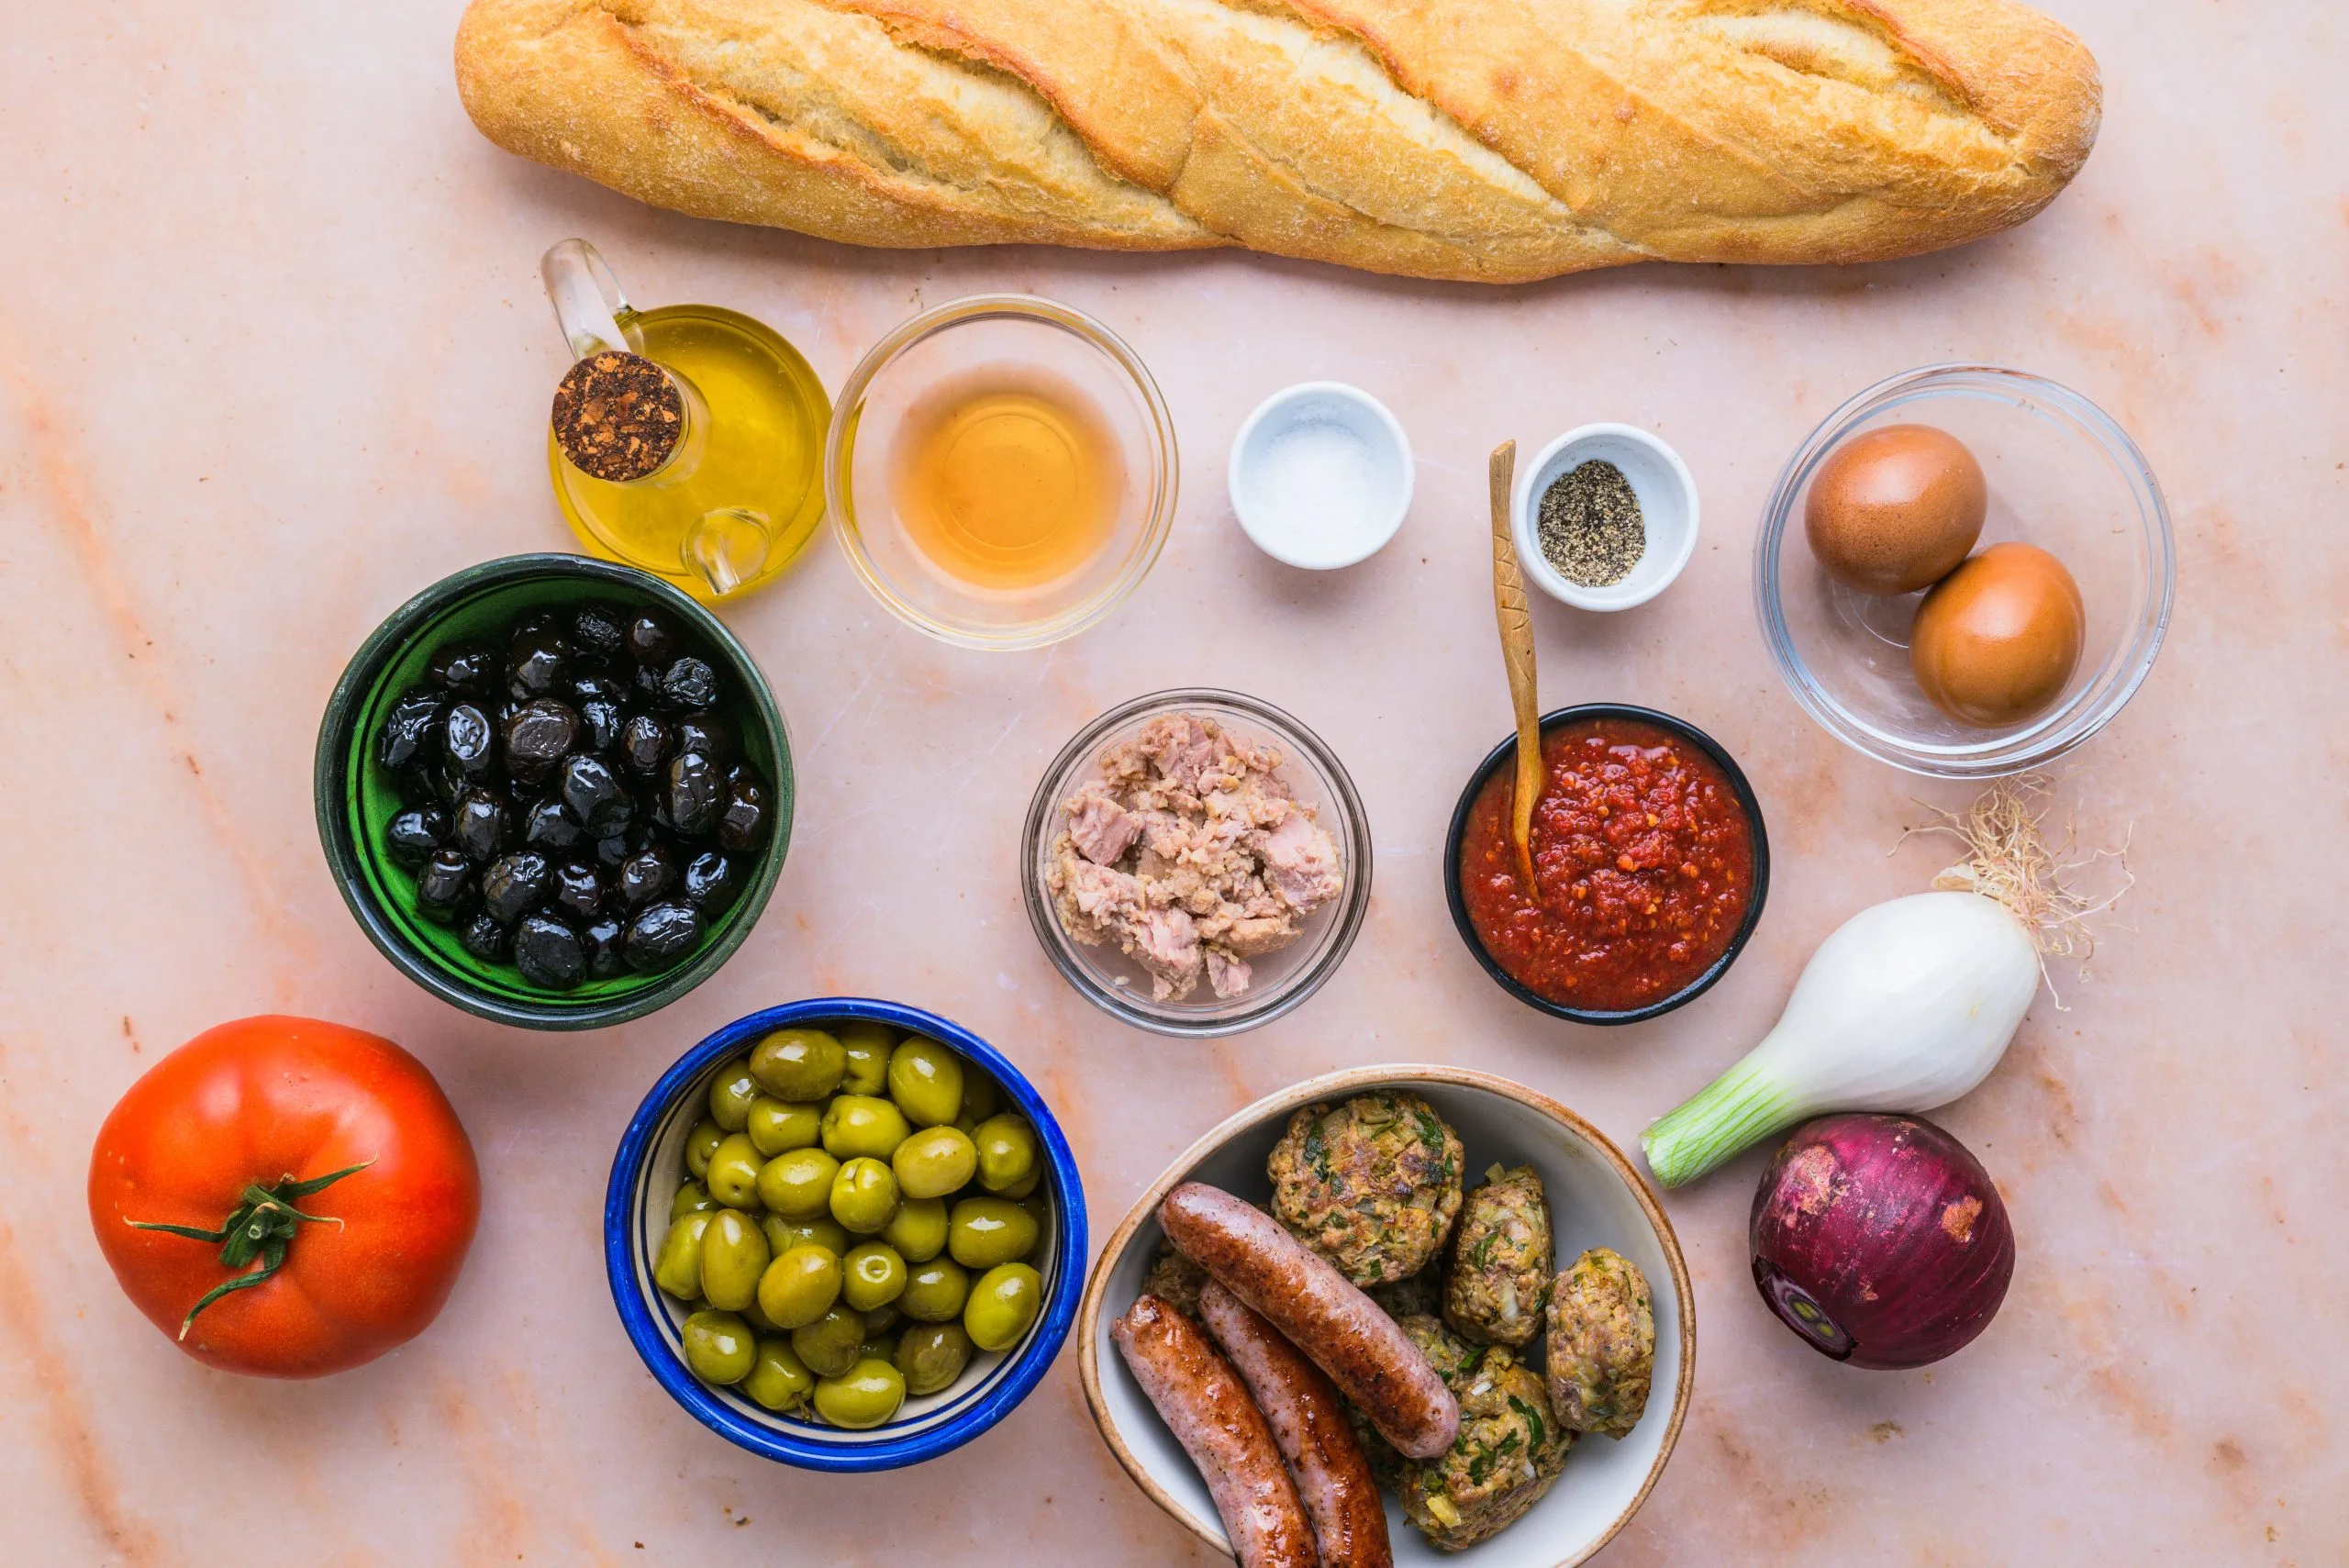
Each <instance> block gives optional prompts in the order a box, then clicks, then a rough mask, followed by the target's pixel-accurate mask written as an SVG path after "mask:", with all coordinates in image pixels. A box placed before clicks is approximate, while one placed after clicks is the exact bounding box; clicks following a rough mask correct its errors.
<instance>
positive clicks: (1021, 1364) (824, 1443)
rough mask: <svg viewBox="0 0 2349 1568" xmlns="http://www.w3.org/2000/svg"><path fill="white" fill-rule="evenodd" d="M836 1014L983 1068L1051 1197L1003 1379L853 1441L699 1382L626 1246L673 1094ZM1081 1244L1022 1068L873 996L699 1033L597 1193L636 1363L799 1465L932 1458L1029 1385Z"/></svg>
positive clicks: (686, 1399)
mask: <svg viewBox="0 0 2349 1568" xmlns="http://www.w3.org/2000/svg"><path fill="white" fill-rule="evenodd" d="M843 1018H853V1019H861V1020H869V1021H872V1022H874V1023H883V1024H887V1025H888V1026H889V1027H891V1028H892V1029H902V1030H904V1031H906V1032H907V1033H909V1034H920V1035H927V1036H929V1037H930V1039H932V1040H937V1041H939V1042H940V1043H941V1044H943V1045H947V1046H951V1047H952V1048H953V1050H954V1051H956V1053H957V1054H959V1055H962V1056H965V1057H967V1058H969V1059H970V1060H972V1061H974V1062H978V1063H979V1064H980V1065H981V1066H983V1067H985V1069H986V1070H987V1071H988V1073H991V1074H993V1075H994V1078H995V1080H996V1084H999V1085H1000V1086H1001V1087H1002V1089H1003V1091H1004V1095H1005V1096H1006V1098H1008V1100H1010V1101H1011V1103H1012V1104H1013V1106H1016V1107H1017V1108H1018V1109H1019V1112H1020V1114H1022V1115H1023V1116H1025V1117H1027V1118H1028V1120H1029V1124H1030V1126H1032V1127H1033V1128H1034V1129H1036V1137H1037V1141H1038V1142H1039V1143H1040V1144H1041V1146H1042V1148H1043V1151H1044V1167H1045V1170H1046V1172H1047V1173H1048V1177H1049V1180H1050V1183H1051V1185H1052V1202H1053V1205H1054V1214H1053V1221H1054V1241H1053V1246H1052V1267H1053V1271H1054V1272H1053V1276H1052V1286H1051V1289H1050V1292H1049V1294H1048V1295H1047V1296H1046V1297H1045V1301H1044V1306H1043V1310H1042V1311H1041V1313H1039V1314H1038V1316H1037V1319H1036V1324H1035V1327H1033V1328H1032V1329H1030V1330H1029V1331H1028V1338H1027V1340H1026V1342H1025V1343H1024V1344H1023V1345H1022V1346H1021V1347H1020V1348H1019V1353H1018V1355H1017V1356H1016V1357H1015V1358H1014V1359H1013V1360H1012V1362H1011V1363H1010V1367H1009V1370H1008V1371H1007V1372H1006V1373H1004V1374H1003V1376H1002V1378H1001V1380H1000V1381H999V1382H998V1383H997V1384H996V1385H995V1386H994V1387H993V1388H991V1389H989V1390H988V1391H987V1392H986V1394H985V1396H982V1397H981V1398H980V1399H978V1400H977V1401H976V1402H975V1403H974V1404H973V1405H971V1406H970V1407H968V1408H967V1409H964V1410H963V1411H961V1412H959V1413H957V1414H956V1415H955V1416H953V1417H952V1418H950V1419H948V1420H946V1421H944V1422H941V1424H939V1425H937V1426H933V1427H928V1428H924V1429H921V1430H919V1431H917V1432H912V1433H908V1434H907V1436H905V1437H902V1438H898V1439H895V1440H885V1441H878V1442H859V1443H855V1444H840V1443H835V1442H832V1441H830V1440H827V1439H824V1438H821V1437H814V1436H803V1435H800V1434H799V1433H797V1432H785V1431H778V1430H776V1429H774V1428H772V1427H769V1426H766V1425H763V1424H762V1423H760V1422H758V1421H755V1420H752V1419H751V1418H748V1417H746V1416H744V1415H742V1414H741V1413H740V1411H737V1410H735V1409H733V1408H731V1407H729V1406H728V1405H726V1404H725V1403H724V1402H723V1401H721V1400H720V1399H718V1397H717V1396H715V1395H714V1394H712V1393H711V1392H710V1391H709V1390H708V1389H707V1388H706V1387H705V1386H703V1385H702V1383H701V1381H700V1380H699V1379H697V1378H696V1377H695V1376H694V1374H693V1373H692V1372H691V1371H690V1370H689V1369H688V1368H687V1367H686V1366H685V1362H683V1361H682V1360H680V1359H679V1358H678V1357H677V1356H676V1354H675V1353H674V1351H672V1350H671V1349H670V1347H669V1343H668V1341H667V1340H665V1339H664V1338H662V1334H661V1331H660V1329H658V1328H657V1327H656V1326H655V1324H654V1321H653V1316H652V1315H653V1313H654V1312H655V1311H657V1310H660V1307H658V1304H657V1303H652V1302H648V1301H647V1300H646V1299H645V1296H644V1294H643V1292H642V1291H641V1290H640V1289H639V1288H638V1285H639V1282H638V1280H637V1277H636V1268H635V1257H634V1251H633V1248H634V1244H635V1240H636V1236H637V1231H638V1228H639V1226H640V1223H641V1219H640V1209H639V1207H638V1204H637V1201H636V1189H637V1182H638V1177H639V1176H640V1173H642V1170H643V1167H644V1165H645V1162H647V1161H648V1160H650V1159H651V1155H652V1143H653V1136H654V1134H655V1133H656V1132H657V1131H658V1130H659V1129H660V1127H661V1124H662V1121H663V1120H664V1119H665V1118H667V1117H668V1115H669V1112H670V1110H671V1108H672V1107H673V1106H674V1105H675V1104H676V1102H677V1101H678V1099H679V1098H680V1097H681V1096H683V1095H686V1094H689V1093H691V1092H693V1091H694V1090H696V1089H697V1088H699V1087H700V1085H701V1082H702V1080H703V1079H704V1078H706V1077H707V1075H708V1074H709V1073H710V1071H711V1069H713V1068H715V1067H717V1066H718V1065H719V1064H720V1063H721V1062H723V1060H724V1059H725V1058H726V1057H727V1056H728V1055H729V1053H733V1052H737V1051H740V1050H742V1049H743V1047H744V1045H745V1044H746V1043H747V1042H748V1041H750V1040H753V1039H755V1038H756V1037H758V1036H761V1035H763V1034H766V1033H768V1032H770V1031H771V1030H774V1029H789V1028H791V1027H792V1026H794V1025H797V1024H815V1023H821V1022H824V1021H827V1020H830V1021H838V1020H840V1019H843ZM1086 1243H1087V1237H1086V1231H1085V1184H1084V1181H1083V1178H1082V1176H1081V1175H1080V1173H1079V1172H1078V1170H1077V1165H1076V1156H1075V1154H1074V1152H1072V1151H1070V1149H1069V1146H1068V1140H1067V1138H1066V1137H1065V1135H1063V1132H1062V1131H1061V1126H1060V1122H1059V1121H1058V1120H1057V1119H1056V1118H1054V1117H1053V1115H1052V1107H1051V1106H1047V1105H1046V1104H1045V1103H1044V1098H1043V1096H1042V1095H1040V1094H1038V1093H1037V1092H1036V1088H1035V1086H1034V1085H1033V1084H1030V1083H1029V1081H1028V1079H1027V1076H1026V1074H1024V1073H1021V1072H1020V1071H1019V1068H1017V1067H1015V1066H1014V1065H1012V1063H1011V1061H1010V1059H1009V1058H1008V1057H1006V1056H1005V1055H1004V1054H1003V1053H1002V1052H1001V1051H997V1050H996V1048H995V1047H994V1046H992V1045H990V1044H988V1043H987V1041H986V1040H983V1039H981V1038H980V1037H979V1036H978V1035H976V1034H974V1033H972V1032H971V1031H970V1030H969V1029H964V1028H963V1026H962V1025H960V1024H957V1023H953V1022H951V1021H950V1020H948V1019H946V1018H941V1017H939V1016H938V1015H937V1014H935V1013H931V1012H928V1011H925V1010H924V1009H922V1008H919V1007H914V1006H907V1005H906V1004H904V1003H901V1002H885V1001H882V1000H879V999H878V998H875V997H870V996H812V997H807V998H805V999H803V1000H800V1001H796V1002H785V1003H781V1004H779V1005H777V1006H772V1007H764V1008H762V1009H760V1010H759V1011H757V1012H755V1013H748V1014H745V1015H744V1016H742V1017H741V1018H737V1019H735V1020H734V1021H733V1022H732V1023H729V1024H725V1025H722V1026H720V1027H719V1028H718V1029H715V1030H713V1031H712V1032H711V1033H709V1034H707V1035H706V1036H704V1037H703V1038H702V1040H700V1041H699V1042H698V1043H696V1044H695V1045H694V1046H693V1047H692V1048H691V1049H689V1050H688V1051H686V1052H685V1054H684V1055H683V1056H680V1057H678V1058H677V1060H676V1061H675V1062H674V1063H672V1064H671V1065H670V1067H669V1068H668V1070H667V1071H666V1072H664V1073H662V1074H661V1076H660V1078H659V1079H657V1080H656V1081H655V1082H654V1083H653V1085H652V1087H651V1089H649V1090H647V1091H646V1093H645V1095H644V1098H643V1100H642V1101H641V1102H640V1104H639V1105H638V1106H637V1109H636V1114H635V1115H634V1116H632V1117H630V1118H629V1124H628V1129H627V1131H625V1132H624V1133H622V1134H621V1135H620V1140H619V1145H618V1148H617V1149H616V1150H615V1151H613V1155H612V1173H611V1179H610V1181H609V1183H608V1184H607V1186H606V1188H605V1192H604V1272H605V1275H606V1278H607V1281H608V1283H609V1284H610V1286H611V1292H612V1305H613V1307H614V1308H615V1309H616V1310H617V1311H618V1314H619V1319H620V1326H621V1327H622V1328H623V1329H625V1330H626V1331H627V1333H628V1338H629V1343H630V1344H631V1345H633V1346H634V1347H635V1349H636V1353H637V1355H638V1357H639V1358H640V1360H641V1361H642V1362H644V1366H645V1370H646V1371H648V1372H650V1373H651V1374H652V1376H653V1379H654V1381H656V1382H657V1383H659V1384H660V1385H661V1386H662V1389H664V1390H665V1391H667V1393H668V1395H669V1397H670V1398H672V1399H674V1400H675V1401H676V1402H677V1404H678V1405H679V1406H681V1407H684V1409H685V1412H686V1413H687V1414H688V1415H690V1416H692V1417H693V1418H694V1419H696V1421H699V1422H700V1423H701V1424H702V1425H703V1426H705V1427H707V1428H708V1429H710V1430H711V1431H713V1432H716V1433H717V1434H718V1436H719V1437H722V1438H724V1439H726V1440H728V1441H729V1442H731V1443H733V1444H734V1445H735V1446H736V1447H738V1448H742V1449H746V1450H748V1451H751V1453H755V1454H758V1455H760V1456H761V1457H762V1458H765V1459H771V1460H774V1461H776V1462H780V1463H784V1464H789V1465H793V1466H796V1467H797V1468H799V1469H802V1470H814V1471H822V1472H825V1473H831V1474H851V1473H864V1472H871V1471H880V1470H897V1469H901V1468H903V1467H904V1466H906V1465H909V1464H918V1463H921V1462H923V1461H925V1460H930V1459H936V1458H937V1457H939V1456H940V1455H941V1454H943V1453H948V1452H951V1451H953V1450H955V1449H958V1448H961V1447H962V1446H963V1444H964V1443H967V1442H969V1441H971V1440H973V1439H974V1438H976V1437H978V1436H979V1435H980V1434H981V1433H983V1432H985V1431H987V1430H988V1429H991V1428H993V1427H994V1426H995V1425H996V1423H997V1422H999V1421H1001V1420H1002V1419H1003V1418H1005V1417H1006V1416H1008V1415H1009V1414H1010V1413H1011V1412H1012V1410H1013V1409H1014V1408H1016V1407H1018V1406H1019V1403H1020V1402H1021V1401H1022V1400H1024V1399H1026V1398H1027V1397H1028V1396H1029V1395H1030V1394H1032V1393H1033V1392H1035V1389H1036V1386H1037V1385H1039V1384H1040V1383H1041V1382H1042V1381H1043V1378H1044V1374H1045V1373H1047V1372H1049V1371H1051V1370H1052V1363H1053V1362H1055V1361H1057V1360H1059V1359H1060V1352H1061V1347H1062V1346H1063V1344H1064V1343H1065V1342H1066V1341H1067V1339H1068V1334H1069V1329H1070V1327H1071V1325H1072V1324H1073V1323H1074V1321H1075V1318H1076V1309H1077V1304H1078V1301H1079V1299H1080V1297H1081V1296H1083V1294H1084V1284H1085V1247H1086Z"/></svg>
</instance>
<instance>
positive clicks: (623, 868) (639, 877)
mask: <svg viewBox="0 0 2349 1568" xmlns="http://www.w3.org/2000/svg"><path fill="white" fill-rule="evenodd" d="M676 880H677V852H676V851H674V850H672V849H671V848H669V846H668V845H666V844H647V845H646V846H645V847H644V848H642V849H640V850H639V851H637V852H636V853H634V854H632V855H630V856H629V858H628V859H626V860H624V861H622V862H620V872H619V877H618V881H617V882H616V883H615V884H614V886H615V887H617V888H618V891H619V895H620V903H621V904H622V905H623V906H626V907H628V908H630V909H633V908H635V907H636V906H639V905H640V904H650V903H651V902H652V901H653V900H654V899H656V898H658V897H660V896H661V895H662V894H664V893H666V892H668V891H669V888H670V886H671V885H672V884H674V883H675V882H676Z"/></svg>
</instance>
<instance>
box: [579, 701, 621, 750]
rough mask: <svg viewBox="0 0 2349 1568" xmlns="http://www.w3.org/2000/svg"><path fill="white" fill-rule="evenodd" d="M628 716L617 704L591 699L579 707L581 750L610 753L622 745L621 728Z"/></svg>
mask: <svg viewBox="0 0 2349 1568" xmlns="http://www.w3.org/2000/svg"><path fill="white" fill-rule="evenodd" d="M627 722H628V716H627V714H626V713H624V712H623V711H622V710H621V707H620V705H619V704H618V703H616V702H607V701H605V700H604V699H603V698H601V697H590V698H588V699H587V700H586V701H585V702H583V703H581V704H580V705H579V742H578V744H579V749H580V750H581V751H597V752H603V751H610V750H611V749H612V748H613V747H615V746H618V744H619V743H620V727H621V726H622V725H624V724H626V723H627Z"/></svg>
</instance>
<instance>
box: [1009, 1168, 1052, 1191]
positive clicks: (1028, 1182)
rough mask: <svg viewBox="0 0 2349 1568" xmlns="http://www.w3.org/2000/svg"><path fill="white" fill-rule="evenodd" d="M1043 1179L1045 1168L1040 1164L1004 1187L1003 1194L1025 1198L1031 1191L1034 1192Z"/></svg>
mask: <svg viewBox="0 0 2349 1568" xmlns="http://www.w3.org/2000/svg"><path fill="white" fill-rule="evenodd" d="M1043 1179H1044V1169H1043V1167H1042V1166H1041V1165H1039V1166H1038V1167H1037V1168H1036V1169H1034V1170H1032V1171H1030V1172H1029V1173H1027V1174H1026V1175H1024V1176H1022V1177H1020V1178H1019V1180H1018V1181H1016V1182H1014V1183H1012V1184H1010V1185H1009V1186H1008V1187H1006V1188H1004V1189H1003V1193H1002V1195H1003V1196H1005V1197H1008V1198H1024V1197H1026V1196H1027V1195H1029V1194H1030V1193H1032V1192H1034V1191H1035V1190H1036V1188H1037V1186H1038V1184H1041V1182H1042V1181H1043Z"/></svg>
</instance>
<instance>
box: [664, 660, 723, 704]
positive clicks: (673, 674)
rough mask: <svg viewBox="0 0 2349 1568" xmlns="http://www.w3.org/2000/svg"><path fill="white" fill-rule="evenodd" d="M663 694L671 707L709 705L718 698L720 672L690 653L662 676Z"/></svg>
mask: <svg viewBox="0 0 2349 1568" xmlns="http://www.w3.org/2000/svg"><path fill="white" fill-rule="evenodd" d="M661 696H662V700H663V701H665V702H666V703H667V704H668V705H669V706H671V707H707V706H709V705H710V704H712V703H714V702H716V701H717V700H718V672H717V671H715V670H713V669H711V668H710V667H709V662H708V661H707V660H703V659H696V658H695V657H694V656H693V655H692V654H690V653H688V654H686V655H685V657H684V658H683V659H680V660H678V661H677V662H675V663H674V664H672V665H670V666H669V671H668V673H666V674H664V675H662V677H661Z"/></svg>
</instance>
